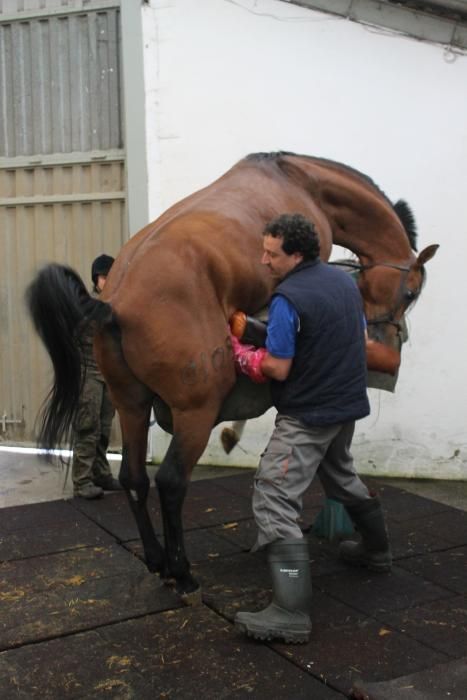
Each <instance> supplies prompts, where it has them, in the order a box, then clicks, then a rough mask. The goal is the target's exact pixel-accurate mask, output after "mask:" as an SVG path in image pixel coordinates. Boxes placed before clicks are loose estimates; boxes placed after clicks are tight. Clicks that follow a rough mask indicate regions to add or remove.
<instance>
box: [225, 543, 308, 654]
mask: <svg viewBox="0 0 467 700" xmlns="http://www.w3.org/2000/svg"><path fill="white" fill-rule="evenodd" d="M267 554H268V563H269V569H270V572H271V577H272V589H273V599H272V602H271V603H270V605H268V607H267V608H265V609H264V610H261V611H260V612H257V613H249V612H239V613H237V614H236V616H235V626H236V627H237V629H239V630H241V631H242V632H245V633H246V634H247V635H248V636H249V637H254V639H260V640H262V641H269V640H271V639H283V640H284V641H285V642H287V643H293V644H297V643H298V644H299V643H304V642H307V641H308V640H309V638H310V633H311V620H310V605H311V575H310V556H309V554H308V546H307V543H306V540H305V539H303V538H301V539H290V540H278V541H277V542H273V544H270V545H269V546H268V549H267Z"/></svg>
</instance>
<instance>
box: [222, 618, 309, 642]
mask: <svg viewBox="0 0 467 700" xmlns="http://www.w3.org/2000/svg"><path fill="white" fill-rule="evenodd" d="M235 629H237V630H239V631H240V632H243V633H244V634H246V635H247V637H252V638H253V639H258V640H259V641H261V642H271V641H272V640H273V639H283V640H284V642H285V643H286V644H306V643H307V642H308V641H309V640H310V635H311V628H310V629H309V630H291V629H288V630H284V629H282V630H279V629H274V628H272V627H270V628H265V627H264V626H259V625H258V626H256V625H255V624H254V623H250V624H248V625H247V624H245V623H243V622H235Z"/></svg>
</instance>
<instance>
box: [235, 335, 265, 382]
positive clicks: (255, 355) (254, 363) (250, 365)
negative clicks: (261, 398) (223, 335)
mask: <svg viewBox="0 0 467 700" xmlns="http://www.w3.org/2000/svg"><path fill="white" fill-rule="evenodd" d="M230 340H231V341H232V351H233V357H234V363H235V368H236V369H237V371H239V372H241V373H242V374H246V376H247V377H249V378H250V379H251V381H253V382H255V383H256V384H263V383H264V382H267V381H268V377H266V376H265V375H264V374H263V373H262V371H261V363H262V361H263V360H264V358H265V356H266V354H267V350H266V349H265V348H255V347H254V345H244V344H243V343H241V342H240V341H239V339H238V338H236V337H235V336H234V335H233V334H232V333H231V334H230Z"/></svg>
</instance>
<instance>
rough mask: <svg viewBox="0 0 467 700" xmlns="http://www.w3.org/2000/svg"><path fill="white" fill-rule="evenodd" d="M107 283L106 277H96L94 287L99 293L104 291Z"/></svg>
mask: <svg viewBox="0 0 467 700" xmlns="http://www.w3.org/2000/svg"><path fill="white" fill-rule="evenodd" d="M106 281H107V275H97V282H96V287H97V290H98V291H99V292H102V290H103V289H104V286H105V283H106Z"/></svg>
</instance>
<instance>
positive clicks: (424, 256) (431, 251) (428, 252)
mask: <svg viewBox="0 0 467 700" xmlns="http://www.w3.org/2000/svg"><path fill="white" fill-rule="evenodd" d="M438 248H439V245H438V244H437V243H433V245H429V246H428V247H427V248H424V249H423V250H422V252H421V253H419V254H418V257H417V262H416V263H415V266H416V267H422V266H423V265H425V263H427V262H428V260H431V258H434V256H435V254H436V251H437V250H438Z"/></svg>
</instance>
